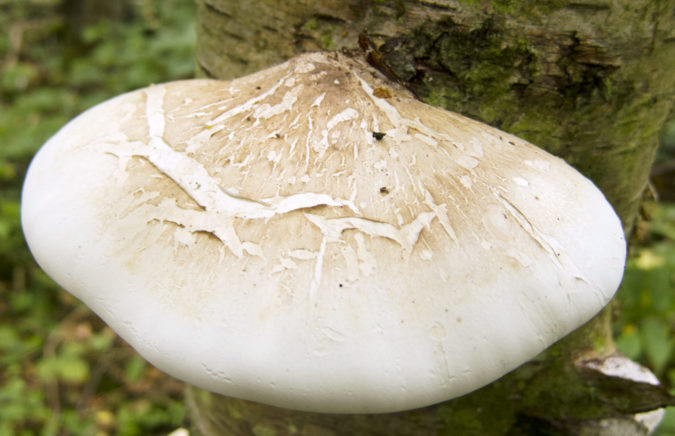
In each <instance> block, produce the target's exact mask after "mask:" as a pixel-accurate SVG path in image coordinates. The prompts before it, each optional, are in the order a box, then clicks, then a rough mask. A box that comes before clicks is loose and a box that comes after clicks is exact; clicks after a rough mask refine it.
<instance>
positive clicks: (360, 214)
mask: <svg viewBox="0 0 675 436" xmlns="http://www.w3.org/2000/svg"><path fill="white" fill-rule="evenodd" d="M22 225H23V229H24V232H25V236H26V239H27V241H28V244H29V246H30V249H31V251H32V253H33V255H34V256H35V258H36V260H37V261H38V263H39V264H40V266H41V267H42V268H43V269H44V270H45V271H46V272H47V273H48V274H49V275H50V276H51V277H53V278H54V279H55V280H56V281H57V282H58V283H59V284H60V285H61V286H62V287H63V288H65V289H66V290H68V291H69V292H71V293H72V294H73V295H75V296H76V297H78V298H79V299H81V300H82V301H83V302H84V303H85V304H87V305H88V306H89V307H90V308H91V309H92V310H94V311H95V312H96V313H97V314H98V315H99V316H100V317H101V318H103V320H104V321H105V322H106V323H108V324H109V325H110V326H111V327H112V328H113V329H114V330H115V331H116V332H117V333H118V334H119V335H120V336H121V337H122V338H124V339H125V340H126V341H127V342H129V343H130V344H131V345H132V346H133V347H134V348H135V349H136V350H137V351H138V352H139V353H140V354H141V355H142V356H144V357H145V358H146V359H147V360H148V361H150V362H151V363H152V364H154V365H156V366H157V367H158V368H159V369H161V370H163V371H165V372H167V373H169V374H171V375H173V376H175V377H178V378H180V379H182V380H185V381H187V382H188V383H191V384H194V385H196V386H199V387H202V388H205V389H208V390H211V391H214V392H217V393H221V394H224V395H228V396H234V397H239V398H244V399H249V400H254V401H259V402H262V403H267V404H272V405H276V406H281V407H286V408H294V409H300V410H308V411H320V412H341V413H347V412H391V411H399V410H404V409H410V408H416V407H421V406H425V405H429V404H432V403H436V402H440V401H443V400H447V399H450V398H453V397H456V396H459V395H462V394H465V393H467V392H470V391H472V390H474V389H477V388H479V387H481V386H483V385H485V384H487V383H489V382H491V381H493V380H495V379H497V378H499V377H501V376H502V375H504V374H505V373H507V372H508V371H510V370H512V369H514V368H515V367H517V366H518V365H520V364H522V363H524V362H525V361H527V360H529V359H531V358H532V357H534V356H535V355H536V354H538V353H539V352H541V351H542V350H544V349H545V348H546V347H547V346H549V345H550V344H551V343H553V342H554V341H556V340H558V339H559V338H561V337H562V336H564V335H566V334H567V333H569V332H570V331H571V330H573V329H575V328H576V327H578V326H580V325H581V324H582V323H584V322H585V321H587V320H589V319H590V318H591V317H592V316H593V315H594V314H596V313H597V312H598V311H599V310H600V309H601V308H602V307H603V306H604V305H605V304H606V303H607V302H608V301H609V300H610V299H611V297H612V296H613V294H614V292H615V290H616V288H617V286H618V284H619V282H620V279H621V276H622V272H623V265H624V260H625V241H624V238H623V232H622V228H621V224H620V222H619V219H618V218H617V216H616V215H615V213H614V211H613V210H612V208H611V207H610V205H609V204H608V202H607V201H606V199H605V198H604V196H603V195H602V193H601V192H600V191H599V190H598V189H597V188H596V187H595V186H594V185H593V184H592V183H591V182H590V181H588V180H587V179H586V178H584V177H583V176H581V175H580V174H579V173H578V172H577V171H575V170H574V169H573V168H571V167H570V166H568V165H567V164H565V163H564V162H563V161H562V160H560V159H558V158H556V157H554V156H552V155H550V154H548V153H546V152H544V151H542V150H541V149H539V148H536V147H535V146H533V145H531V144H529V143H527V142H526V141H524V140H522V139H519V138H517V137H515V136H513V135H510V134H508V133H505V132H502V131H499V130H497V129H494V128H491V127H489V126H487V125H485V124H482V123H479V122H477V121H474V120H471V119H468V118H465V117H463V116H460V115H458V114H455V113H452V112H448V111H445V110H443V109H440V108H436V107H432V106H429V105H426V104H424V103H422V102H420V101H417V100H416V99H414V98H413V97H411V96H410V95H409V94H408V93H407V91H405V90H404V89H400V88H399V87H398V86H397V85H395V84H392V83H391V82H388V81H387V80H386V79H385V78H383V77H382V76H381V75H380V74H379V72H377V71H376V70H373V69H372V68H371V67H370V66H369V65H368V64H367V63H365V62H363V61H362V60H359V59H355V58H352V57H350V56H347V55H344V54H340V53H313V54H306V55H302V56H298V57H296V58H293V59H291V60H290V61H288V62H286V63H284V64H281V65H278V66H275V67H273V68H270V69H267V70H264V71H261V72H258V73H255V74H252V75H250V76H247V77H243V78H240V79H235V80H232V81H228V82H222V81H215V80H187V81H179V82H171V83H166V84H161V85H154V86H150V87H147V88H144V89H140V90H137V91H134V92H130V93H128V94H124V95H121V96H119V97H116V98H113V99H111V100H109V101H106V102H104V103H101V104H99V105H98V106H96V107H93V108H91V109H90V110H88V111H86V112H85V113H83V114H81V115H80V116H78V117H77V118H75V119H74V120H72V121H71V122H70V123H68V124H67V125H66V126H65V127H63V128H62V129H61V130H60V131H59V132H58V133H57V134H56V135H55V136H54V137H52V138H51V139H50V140H49V141H48V142H47V143H46V144H45V145H44V146H43V147H42V149H41V150H40V151H39V152H38V154H37V155H36V156H35V158H34V160H33V162H32V163H31V165H30V168H29V171H28V174H27V177H26V181H25V185H24V190H23V198H22Z"/></svg>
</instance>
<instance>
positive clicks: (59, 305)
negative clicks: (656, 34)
mask: <svg viewBox="0 0 675 436" xmlns="http://www.w3.org/2000/svg"><path fill="white" fill-rule="evenodd" d="M103 4H106V5H108V6H109V5H111V4H115V5H116V6H115V7H112V8H111V7H104V6H101V5H103ZM92 5H98V7H96V6H92ZM193 21H194V5H193V3H192V0H126V1H122V0H119V1H118V2H97V1H86V0H0V29H2V30H1V31H0V436H10V435H12V436H13V435H112V434H116V435H152V434H167V433H169V432H170V431H172V430H173V429H176V428H177V427H179V426H181V424H182V422H183V419H184V417H183V415H184V409H183V405H182V389H183V385H182V384H181V383H180V382H178V381H176V380H174V379H172V378H170V377H167V376H164V375H163V374H161V373H160V372H159V371H157V370H156V369H154V368H153V367H151V366H150V365H148V364H146V363H145V362H144V361H143V360H142V359H141V358H139V357H138V356H137V355H136V354H135V353H134V351H133V350H131V349H130V348H129V347H128V346H127V345H126V344H124V343H123V342H122V341H121V340H119V339H118V338H117V337H116V336H115V334H114V333H113V332H112V331H111V330H110V329H109V328H107V327H106V326H105V325H104V324H103V323H102V322H101V321H100V320H99V319H98V318H96V317H95V316H94V315H93V314H92V313H91V312H90V311H89V310H88V309H87V308H86V307H84V306H83V305H81V304H80V303H79V302H78V301H77V300H75V299H74V298H72V297H70V296H69V294H67V293H65V292H64V291H62V290H61V289H59V287H58V286H57V285H55V284H54V283H53V282H52V281H51V280H50V279H49V278H48V277H46V276H45V275H44V273H42V272H41V271H40V269H39V268H38V267H37V266H36V265H35V263H34V261H33V260H32V258H31V256H30V253H29V252H28V249H27V248H26V246H25V242H24V241H23V237H22V234H21V229H20V222H19V218H20V189H21V183H22V180H23V176H24V174H25V170H26V168H27V166H28V163H29V162H30V159H31V157H32V155H33V154H34V153H35V152H36V151H37V149H38V148H39V147H40V145H41V144H42V143H43V142H44V141H45V140H46V139H47V138H48V137H49V136H51V135H52V134H53V133H54V132H55V131H56V130H58V128H59V127H61V126H62V125H63V124H65V123H66V122H67V121H68V120H70V119H71V118H73V117H74V116H75V115H77V114H78V113H80V112H81V111H83V110H84V109H86V108H88V107H90V106H92V105H94V104H96V103H98V102H100V101H103V100H105V99H107V98H109V97H111V96H113V95H116V94H119V93H122V92H125V91H128V90H131V89H135V88H139V87H142V86H146V85H147V84H149V83H157V82H162V81H167V80H174V79H179V78H187V77H190V76H192V74H193V71H194V61H193V57H192V53H193V46H194V43H195V35H194V30H193ZM674 163H675V123H671V124H670V125H669V128H668V129H666V131H665V132H664V139H663V146H662V149H661V153H660V155H659V158H658V166H657V170H656V171H655V174H656V176H657V177H656V179H655V182H656V186H657V189H658V190H659V191H660V194H661V196H662V197H663V198H669V199H671V200H672V199H675V191H674V190H673V181H672V180H673V177H674V176H675V164H674ZM674 240H675V205H674V204H669V203H661V204H659V203H657V202H655V201H653V200H648V201H646V202H645V205H644V207H643V220H642V221H641V222H640V223H639V224H638V227H637V229H636V233H635V238H634V241H633V247H632V248H631V258H630V260H629V262H628V266H627V271H626V277H625V280H624V283H623V285H622V287H621V289H620V291H619V298H618V299H617V303H616V323H615V330H616V337H617V344H618V346H619V348H620V350H621V351H623V352H624V353H625V354H627V355H628V356H629V357H631V358H633V359H635V360H638V361H640V362H641V363H643V364H644V365H647V366H649V367H650V368H651V369H652V371H654V372H655V373H656V374H657V375H658V376H659V378H660V379H661V380H662V381H663V382H664V383H665V384H666V385H667V386H669V387H671V388H673V387H674V386H675V339H674V338H673V331H675V296H674V295H673V288H675V286H674V285H675V246H674V244H673V241H674ZM659 434H660V435H671V434H672V435H675V411H673V410H671V411H670V413H669V414H668V415H667V417H666V420H665V421H664V423H663V424H662V425H661V428H660V430H659Z"/></svg>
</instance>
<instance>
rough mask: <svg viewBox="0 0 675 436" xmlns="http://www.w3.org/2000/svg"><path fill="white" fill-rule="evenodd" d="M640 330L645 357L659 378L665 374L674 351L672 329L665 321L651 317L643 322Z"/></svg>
mask: <svg viewBox="0 0 675 436" xmlns="http://www.w3.org/2000/svg"><path fill="white" fill-rule="evenodd" d="M640 330H641V335H640V336H641V338H642V341H641V342H642V345H643V347H644V352H645V355H646V356H647V359H648V360H649V363H650V364H651V366H652V368H653V370H654V373H655V374H656V375H657V376H659V375H661V374H663V370H664V369H665V367H666V364H667V363H668V359H669V358H670V355H671V352H672V349H673V340H672V338H671V334H670V329H669V327H668V325H667V324H666V322H665V321H664V320H662V319H660V318H655V317H649V318H646V319H645V320H644V321H643V322H642V326H641V329H640Z"/></svg>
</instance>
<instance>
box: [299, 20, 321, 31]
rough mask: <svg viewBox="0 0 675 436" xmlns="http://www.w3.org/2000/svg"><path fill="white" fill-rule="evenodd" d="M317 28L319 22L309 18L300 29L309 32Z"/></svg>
mask: <svg viewBox="0 0 675 436" xmlns="http://www.w3.org/2000/svg"><path fill="white" fill-rule="evenodd" d="M318 28H319V22H318V21H317V20H316V19H315V18H310V19H309V20H307V21H306V22H305V24H303V25H302V27H301V29H302V30H305V31H308V32H311V31H313V30H316V29H318Z"/></svg>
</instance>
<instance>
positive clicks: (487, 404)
mask: <svg viewBox="0 0 675 436" xmlns="http://www.w3.org/2000/svg"><path fill="white" fill-rule="evenodd" d="M197 3H198V5H199V9H198V11H199V16H198V31H199V42H198V53H197V60H198V66H199V69H200V72H201V74H202V75H205V76H210V77H214V78H221V79H227V78H232V77H236V76H241V75H244V74H248V73H251V72H254V71H257V70H260V69H263V68H265V67H267V66H270V65H273V64H276V63H279V62H282V61H283V60H285V59H287V58H289V57H291V56H293V55H295V54H298V53H301V52H306V51H313V50H334V49H339V48H343V47H347V48H356V47H357V40H358V36H359V34H360V33H363V32H364V31H365V32H367V34H368V35H369V37H370V38H371V39H372V41H373V42H374V43H375V45H376V46H377V47H378V50H379V53H380V54H381V56H382V59H383V60H384V62H385V63H386V64H387V65H388V67H389V68H390V69H391V70H392V71H393V72H394V73H395V75H396V76H397V77H398V78H399V79H400V80H401V81H403V82H405V83H406V84H407V86H408V87H409V88H410V89H411V90H413V91H414V92H415V93H416V94H417V95H418V96H420V97H421V98H422V99H423V100H425V101H427V102H428V103H431V104H436V105H440V106H443V107H445V108H446V109H449V110H453V111H456V112H459V113H462V114H464V115H468V116H470V117H473V118H476V119H479V120H481V121H484V122H486V123H488V124H491V125H493V126H496V127H498V128H500V129H502V130H506V131H508V132H511V133H514V134H516V135H518V136H521V137H523V138H525V139H527V140H529V141H530V142H532V143H534V144H537V145H539V146H541V147H543V148H545V149H547V150H548V151H550V152H552V153H554V154H556V155H558V156H561V157H563V158H564V159H566V160H567V162H569V163H570V164H571V165H573V166H574V167H576V168H577V169H578V170H579V171H581V172H582V173H584V174H585V175H586V176H588V177H589V178H590V179H592V180H593V181H594V182H595V183H596V185H598V187H599V188H600V189H601V190H602V191H603V192H604V193H605V195H606V196H607V198H608V199H609V201H610V202H611V203H612V204H613V206H614V207H615V209H616V211H617V213H618V214H619V216H620V217H621V219H622V221H623V223H624V229H625V230H626V233H627V234H628V233H630V229H631V228H632V225H633V223H634V221H635V217H636V214H637V210H638V206H639V202H640V198H641V196H642V192H643V191H644V189H645V186H646V184H647V181H648V175H649V169H650V167H651V164H652V161H653V158H654V154H655V151H656V148H657V145H658V133H659V131H660V128H661V126H662V125H663V123H664V122H665V120H666V118H667V116H668V114H669V113H670V111H671V109H672V107H673V96H674V95H675V75H674V74H673V71H675V15H674V14H675V0H633V1H628V0H547V1H540V2H528V1H526V0H512V1H505V0H489V1H488V0H485V1H480V2H479V1H477V0H417V1H413V0H370V1H363V0H290V1H288V2H278V1H273V0H260V1H256V2H251V1H245V0H197ZM610 318H611V316H610V310H609V309H606V310H605V311H603V313H601V314H600V315H599V316H598V317H596V318H595V319H594V320H592V321H591V322H590V323H589V324H588V325H587V326H585V327H583V328H582V329H580V330H578V331H577V332H575V333H574V334H572V335H570V336H569V337H568V338H566V339H565V340H563V341H561V342H560V343H558V344H556V345H555V346H553V347H552V348H551V349H550V350H548V351H547V352H545V353H543V354H542V355H541V356H539V357H538V358H537V359H535V360H534V361H532V362H530V363H527V364H525V365H523V367H521V368H520V369H519V370H517V371H514V372H513V373H512V374H510V375H508V376H506V377H504V378H502V379H500V380H498V381H497V382H495V383H493V384H491V385H489V386H487V387H485V388H483V389H481V390H478V391H476V392H474V393H472V394H470V395H467V396H465V397H462V398H460V399H457V400H453V401H448V402H446V403H442V404H440V405H436V406H432V407H427V408H424V409H420V410H416V411H411V412H403V413H397V414H388V415H325V414H323V415H322V414H312V413H303V412H294V411H288V410H284V409H277V408H273V407H269V406H263V405H259V404H254V403H251V402H247V401H242V400H236V399H226V398H223V397H220V396H217V395H214V394H210V393H208V392H205V391H201V390H198V389H194V388H190V389H189V391H188V407H189V409H190V413H191V415H192V417H193V420H194V422H195V427H196V428H197V430H198V432H199V433H202V434H205V435H206V434H228V435H237V434H255V435H267V434H269V435H283V434H297V435H338V434H345V435H347V434H350V435H351V434H358V435H371V434H372V435H415V434H425V435H428V434H438V435H442V434H452V435H473V434H476V435H504V434H509V435H521V434H523V435H525V434H531V433H532V431H531V430H532V429H535V428H536V429H537V431H538V433H537V434H602V433H601V431H600V430H598V429H597V428H595V427H594V426H597V425H600V423H601V422H604V424H602V425H606V423H607V422H608V421H602V420H603V419H606V418H610V417H612V418H616V419H617V420H619V421H620V420H621V417H622V416H625V415H630V414H631V413H632V412H634V411H637V410H648V409H649V408H653V407H656V406H658V405H660V404H663V403H664V400H663V397H662V396H659V395H660V394H656V393H654V396H652V394H651V393H650V394H644V392H643V394H644V395H642V396H641V397H642V398H643V399H644V398H647V399H648V401H647V403H648V404H645V403H640V404H639V405H638V404H637V403H636V402H638V399H637V398H635V397H634V396H631V394H630V392H622V394H621V395H620V397H621V398H620V401H619V399H618V397H617V396H616V395H610V394H608V393H607V392H606V387H603V388H601V387H600V385H602V386H605V385H604V384H603V383H604V382H602V380H600V379H601V375H599V374H597V373H593V372H592V371H590V372H589V370H588V368H587V367H585V365H584V363H583V362H586V361H588V360H590V359H602V358H605V357H606V356H608V355H609V354H611V353H613V352H614V351H615V349H614V345H613V342H612V338H611V330H610ZM623 390H624V391H635V389H623ZM657 398H661V399H660V400H658V399H657ZM626 425H627V426H628V428H630V430H627V431H632V433H628V434H640V433H639V431H644V430H639V429H636V427H631V426H634V425H635V424H634V423H629V424H626ZM589 428H591V429H594V430H588V429H589ZM607 428H609V427H607ZM588 431H592V432H593V433H584V432H588ZM611 431H612V432H613V433H611V434H618V433H616V431H617V430H616V429H612V430H611Z"/></svg>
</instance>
